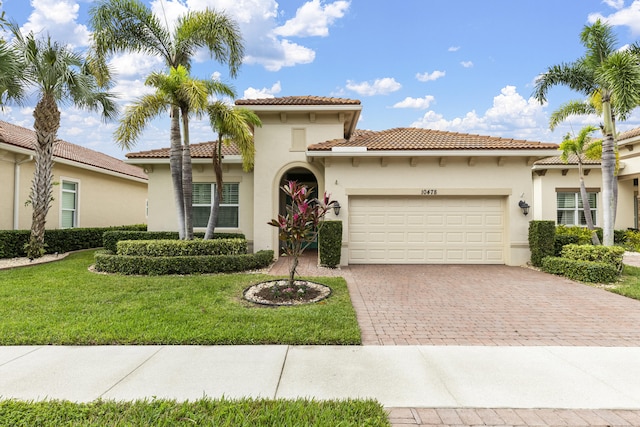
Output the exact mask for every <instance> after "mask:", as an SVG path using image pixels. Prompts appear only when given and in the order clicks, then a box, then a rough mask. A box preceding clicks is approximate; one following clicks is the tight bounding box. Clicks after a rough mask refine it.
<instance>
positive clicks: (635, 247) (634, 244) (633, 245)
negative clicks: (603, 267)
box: [622, 230, 640, 252]
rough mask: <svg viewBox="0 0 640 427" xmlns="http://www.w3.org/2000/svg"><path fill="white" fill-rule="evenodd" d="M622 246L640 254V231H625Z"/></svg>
mask: <svg viewBox="0 0 640 427" xmlns="http://www.w3.org/2000/svg"><path fill="white" fill-rule="evenodd" d="M622 246H623V247H624V248H625V249H627V250H629V251H633V252H640V231H637V230H627V231H625V233H624V240H623V241H622Z"/></svg>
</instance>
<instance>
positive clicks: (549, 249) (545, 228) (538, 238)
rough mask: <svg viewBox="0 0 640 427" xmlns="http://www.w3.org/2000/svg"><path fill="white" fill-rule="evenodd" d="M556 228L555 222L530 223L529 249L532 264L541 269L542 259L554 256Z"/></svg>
mask: <svg viewBox="0 0 640 427" xmlns="http://www.w3.org/2000/svg"><path fill="white" fill-rule="evenodd" d="M555 235H556V226H555V223H554V222H553V221H531V222H529V249H530V250H531V264H532V265H533V266H535V267H540V265H541V264H542V259H543V258H544V257H547V256H552V255H553V252H554V240H555Z"/></svg>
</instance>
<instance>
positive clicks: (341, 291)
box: [0, 251, 361, 345]
mask: <svg viewBox="0 0 640 427" xmlns="http://www.w3.org/2000/svg"><path fill="white" fill-rule="evenodd" d="M92 262H93V251H87V252H80V253H75V254H71V255H69V256H68V257H67V258H65V259H64V260H62V261H57V262H53V263H50V264H40V265H34V266H30V267H24V268H17V269H12V270H4V271H0V319H2V321H0V345H47V344H55V345H111V344H139V345H143V344H202V345H210V344H236V345H237V344H292V345H293V344H301V345H310V344H345V345H346V344H349V345H351V344H361V340H360V329H359V327H358V323H357V321H356V316H355V311H354V309H353V307H352V305H351V300H350V298H349V293H348V291H347V285H346V282H345V281H344V279H342V278H334V277H322V278H312V280H314V281H317V282H320V283H323V284H326V285H328V286H330V287H331V288H332V290H333V294H332V295H331V296H330V297H329V298H328V299H326V300H324V301H321V302H320V303H316V304H312V305H305V306H297V307H279V308H273V307H266V306H256V305H253V304H251V303H248V302H246V301H244V300H243V299H242V298H241V297H242V291H243V290H244V289H245V288H246V287H248V286H250V285H252V284H254V283H258V282H260V281H263V280H268V279H271V278H272V277H271V276H267V275H263V274H220V275H193V276H151V277H141V276H135V277H131V276H119V275H103V274H96V273H92V272H90V271H88V267H89V266H90V265H91V264H92Z"/></svg>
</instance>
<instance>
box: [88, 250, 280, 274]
mask: <svg viewBox="0 0 640 427" xmlns="http://www.w3.org/2000/svg"><path fill="white" fill-rule="evenodd" d="M272 261H273V251H259V252H256V253H255V254H242V255H200V256H129V255H113V254H112V253H108V252H106V251H100V252H96V255H95V269H96V270H97V271H103V272H107V273H119V274H136V275H150V276H158V275H166V274H204V273H232V272H237V271H246V270H255V269H259V268H264V267H267V266H268V265H269V264H271V262H272Z"/></svg>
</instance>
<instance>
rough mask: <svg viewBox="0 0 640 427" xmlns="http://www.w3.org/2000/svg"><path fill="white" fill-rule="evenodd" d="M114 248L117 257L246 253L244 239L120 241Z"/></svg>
mask: <svg viewBox="0 0 640 427" xmlns="http://www.w3.org/2000/svg"><path fill="white" fill-rule="evenodd" d="M116 247H117V251H116V253H117V254H118V255H128V256H151V257H158V256H166V257H172V256H174V257H175V256H199V255H241V254H246V253H247V241H246V240H245V239H212V240H201V239H195V240H121V241H119V242H118V243H117V245H116Z"/></svg>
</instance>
